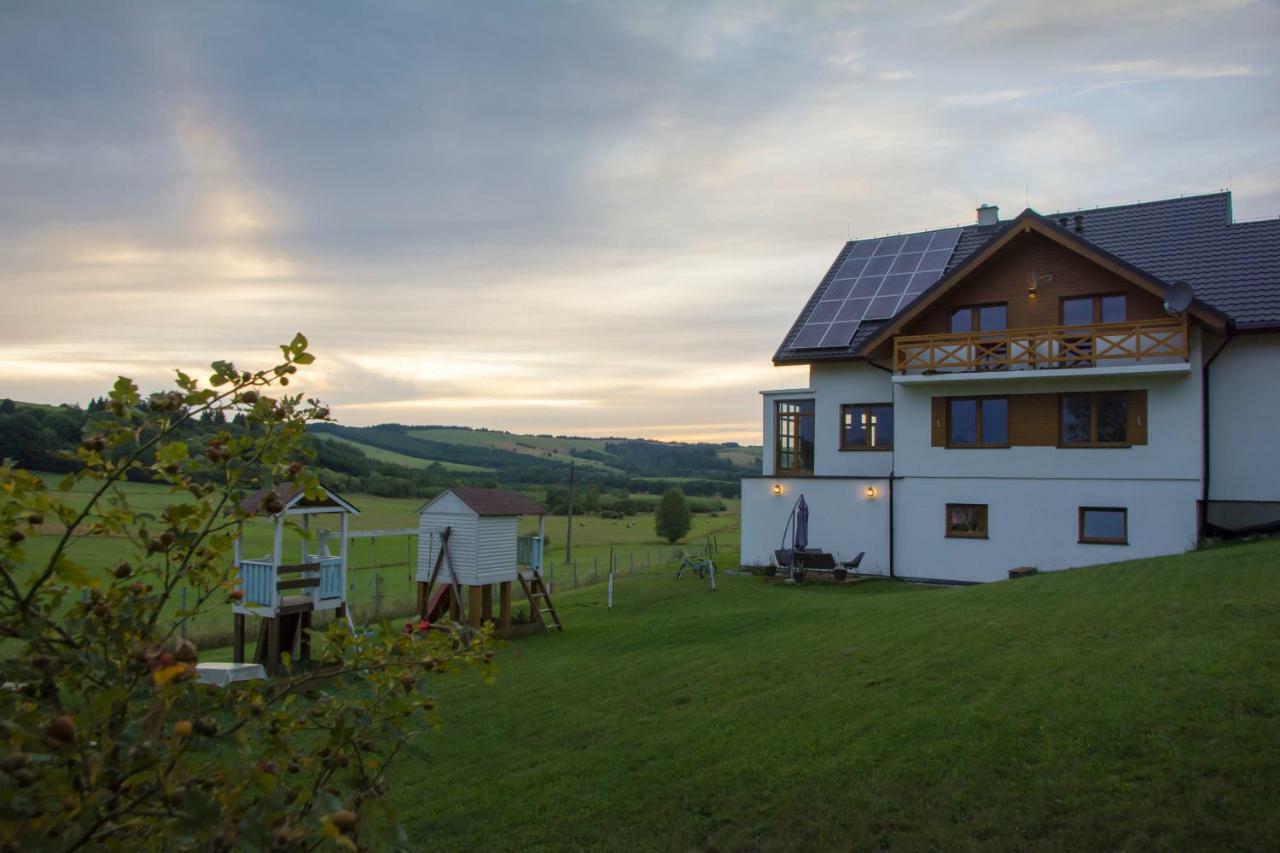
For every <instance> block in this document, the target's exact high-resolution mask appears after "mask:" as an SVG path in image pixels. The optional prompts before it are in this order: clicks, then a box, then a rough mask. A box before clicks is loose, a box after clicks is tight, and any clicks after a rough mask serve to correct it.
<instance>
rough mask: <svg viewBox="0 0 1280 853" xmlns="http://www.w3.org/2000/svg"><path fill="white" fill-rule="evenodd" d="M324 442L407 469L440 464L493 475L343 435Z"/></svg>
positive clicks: (487, 471)
mask: <svg viewBox="0 0 1280 853" xmlns="http://www.w3.org/2000/svg"><path fill="white" fill-rule="evenodd" d="M321 440H322V441H336V442H338V443H339V444H346V445H349V446H351V447H355V448H358V449H359V450H360V451H362V452H363V453H364V455H365V456H368V457H369V458H370V459H376V460H377V461H379V462H391V463H393V464H396V465H403V466H404V467H406V468H428V467H430V466H431V465H436V464H439V465H441V466H442V467H444V468H445V469H446V470H448V471H465V472H469V473H473V474H492V473H493V469H492V468H481V467H480V466H479V465H464V464H462V463H461V462H450V461H448V460H445V459H419V458H418V457H417V456H409V455H408V454H406V453H397V452H396V451H394V450H387V449H385V448H382V447H375V446H374V445H372V444H365V443H364V442H362V441H356V440H355V439H352V438H346V437H344V436H341V435H323V436H321Z"/></svg>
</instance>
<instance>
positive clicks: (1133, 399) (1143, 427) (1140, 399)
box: [1129, 389, 1148, 446]
mask: <svg viewBox="0 0 1280 853" xmlns="http://www.w3.org/2000/svg"><path fill="white" fill-rule="evenodd" d="M1147 425H1148V421H1147V392H1146V390H1145V389H1141V390H1137V391H1130V392H1129V443H1130V444H1132V445H1135V446H1137V445H1140V444H1146V443H1147Z"/></svg>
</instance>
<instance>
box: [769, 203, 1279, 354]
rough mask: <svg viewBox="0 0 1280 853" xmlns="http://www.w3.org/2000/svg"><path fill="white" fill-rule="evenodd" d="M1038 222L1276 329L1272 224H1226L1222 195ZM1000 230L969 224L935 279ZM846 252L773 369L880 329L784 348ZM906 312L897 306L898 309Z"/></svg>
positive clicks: (873, 325)
mask: <svg viewBox="0 0 1280 853" xmlns="http://www.w3.org/2000/svg"><path fill="white" fill-rule="evenodd" d="M1076 216H1080V217H1082V223H1083V230H1082V231H1080V232H1079V233H1077V232H1075V230H1074V229H1075V217H1076ZM1045 219H1047V220H1048V221H1049V222H1051V223H1054V224H1057V225H1058V226H1060V227H1064V228H1065V229H1066V230H1067V231H1070V232H1071V233H1073V234H1075V236H1078V237H1081V238H1083V239H1084V240H1086V241H1088V242H1090V243H1093V244H1094V245H1096V246H1098V247H1099V248H1100V249H1103V250H1104V251H1107V252H1109V253H1111V254H1113V255H1115V256H1117V257H1118V258H1120V259H1121V260H1124V261H1126V262H1128V263H1130V264H1132V265H1133V266H1136V267H1138V268H1140V269H1141V270H1143V271H1144V272H1146V273H1148V274H1149V275H1151V276H1153V277H1155V278H1157V279H1160V280H1161V281H1164V282H1174V281H1187V282H1190V283H1191V286H1192V287H1193V288H1194V289H1195V293H1196V296H1197V298H1199V299H1200V300H1201V301H1203V302H1205V303H1206V304H1208V305H1209V306H1211V307H1213V308H1216V309H1217V310H1219V311H1221V312H1222V313H1224V314H1226V315H1227V316H1228V317H1230V318H1231V319H1232V320H1233V321H1235V323H1236V325H1237V327H1238V328H1241V329H1248V328H1262V327H1268V326H1280V219H1265V220H1259V221H1257V222H1240V223H1233V222H1232V221H1231V194H1230V193H1227V192H1222V193H1213V194H1211V195H1202V196H1190V197H1187V198H1175V199H1166V200H1163V201H1154V202H1145V203H1141V204H1127V205H1121V206H1118V207H1100V208H1094V209H1092V210H1088V209H1086V210H1071V211H1063V212H1059V213H1054V214H1050V215H1047V216H1045ZM1008 221H1009V220H1003V221H1002V224H1003V223H1007V222H1008ZM1064 223H1065V224H1064ZM1001 231H1002V229H1001V228H999V227H986V228H980V227H978V226H976V225H969V226H966V227H965V228H964V229H962V231H961V234H960V240H959V242H958V243H957V244H956V248H955V250H954V251H953V252H952V254H951V258H950V260H949V261H948V262H947V267H946V271H945V273H944V275H943V280H945V279H946V277H947V276H949V275H950V274H951V273H952V272H953V271H954V270H955V269H956V267H958V266H960V264H962V263H963V262H964V260H965V259H966V258H968V257H969V256H970V255H972V254H973V253H974V252H975V251H977V250H978V249H979V248H980V247H981V246H983V245H985V244H986V243H987V242H988V241H989V240H990V239H991V238H992V237H994V236H995V235H996V234H998V233H1000V232H1001ZM853 246H854V242H849V243H846V244H845V245H844V247H842V248H841V250H840V254H839V255H837V256H836V261H835V263H834V264H832V266H831V269H830V270H828V271H827V275H826V276H825V277H824V278H823V279H822V281H821V282H820V283H819V285H818V288H817V289H816V290H815V291H814V293H813V295H812V296H811V297H810V298H809V301H808V302H807V303H806V304H805V306H804V309H803V310H802V311H801V312H800V316H799V317H798V318H796V322H795V323H794V324H793V325H792V327H791V330H790V331H789V332H788V333H787V336H786V338H785V339H784V340H783V342H782V346H781V347H779V348H778V352H777V354H775V355H774V362H775V363H779V364H786V363H795V364H801V363H806V362H811V361H828V360H840V359H847V358H850V357H854V356H857V355H858V354H859V352H860V349H861V347H862V345H863V344H865V343H866V342H867V341H869V340H870V339H871V338H873V337H874V336H875V334H876V333H877V332H878V331H879V330H880V329H881V328H882V327H883V322H869V323H863V324H862V326H861V327H860V328H859V329H858V332H857V334H855V335H854V338H853V340H852V341H851V342H850V344H849V346H847V347H837V348H828V349H800V350H797V349H792V348H791V342H792V340H793V339H794V338H795V336H796V334H797V333H798V332H799V331H800V329H801V327H803V326H804V324H805V321H806V320H807V319H808V316H809V313H810V312H811V311H812V310H813V307H814V305H816V304H817V302H818V300H819V299H820V298H821V296H822V294H823V292H824V291H825V290H826V287H827V285H828V284H829V283H830V281H831V279H832V277H833V276H834V274H835V271H836V270H837V269H839V268H840V264H841V263H842V262H843V260H844V257H845V256H846V255H847V254H848V253H849V251H850V250H851V249H852V247H853ZM906 308H907V306H906V305H903V306H902V310H906Z"/></svg>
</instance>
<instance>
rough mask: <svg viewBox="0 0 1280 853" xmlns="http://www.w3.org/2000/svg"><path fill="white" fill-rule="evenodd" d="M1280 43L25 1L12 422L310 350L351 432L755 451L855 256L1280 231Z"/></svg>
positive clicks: (1198, 29)
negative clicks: (874, 240)
mask: <svg viewBox="0 0 1280 853" xmlns="http://www.w3.org/2000/svg"><path fill="white" fill-rule="evenodd" d="M1277 21H1278V16H1277V12H1276V10H1274V9H1273V8H1270V7H1269V6H1267V5H1265V4H1254V5H1239V4H1230V3H1228V4H1217V5H1216V6H1215V7H1214V8H1212V9H1209V8H1207V7H1203V8H1202V7H1201V6H1200V5H1198V4H1193V3H1190V2H1188V3H1176V4H1174V5H1173V6H1169V5H1167V4H1163V3H1157V2H1154V0H1152V2H1137V1H1136V0H1134V2H1121V3H1118V4H1116V3H1111V2H1102V0H1083V2H1081V3H1075V4H1070V5H1064V4H1062V3H1060V2H1043V3H1040V2H1037V3H1032V4H1016V5H1014V6H1010V5H1009V4H1005V3H995V2H974V3H968V4H967V5H963V6H959V7H957V6H956V5H955V4H951V3H941V2H938V3H928V2H926V3H921V4H910V5H894V4H870V3H851V2H844V0H822V2H814V3H810V4H804V5H803V6H797V5H794V4H792V5H784V4H779V3H770V2H746V3H742V2H728V0H725V2H712V3H705V4H689V3H685V2H680V0H666V2H653V3H644V4H629V5H623V6H606V5H603V4H596V3H591V2H585V3H584V2H565V3H554V2H552V3H546V4H539V5H538V6H536V7H535V6H530V5H527V4H509V5H503V6H500V7H499V6H493V5H486V4H461V5H445V4H393V3H389V4H373V5H370V6H367V7H361V8H359V9H356V8H347V7H340V6H325V7H316V8H309V9H307V10H306V11H301V10H299V9H297V8H296V7H287V6H273V5H225V4H222V5H204V6H201V5H186V6H174V5H171V4H159V3H156V4H148V3H146V2H143V3H140V4H135V5H131V6H129V7H128V8H127V9H124V10H118V9H106V8H105V7H104V8H101V9H99V8H98V7H96V6H92V7H86V8H77V10H76V13H75V14H74V15H72V14H70V13H69V12H66V11H65V10H60V9H59V8H57V7H56V6H50V5H46V4H32V5H26V6H19V7H17V8H15V9H12V10H6V12H5V21H4V23H5V26H4V27H0V98H3V100H4V103H5V104H6V121H5V122H4V123H3V126H0V184H2V185H3V186H4V187H5V192H6V196H5V198H6V204H5V205H0V299H3V300H4V306H5V309H6V310H5V318H4V323H5V325H4V331H5V340H4V343H3V347H4V353H3V355H2V356H0V389H2V390H0V394H3V395H4V396H15V397H27V398H29V399H35V400H43V401H58V400H64V399H79V400H84V399H87V398H88V397H89V396H91V395H93V394H97V393H101V391H102V390H103V389H104V388H105V386H106V384H109V381H110V379H111V378H113V377H114V375H115V374H116V373H127V374H130V375H135V376H137V377H138V378H139V379H140V380H141V381H142V382H143V384H144V385H153V384H158V383H161V382H164V381H166V380H167V378H168V377H169V376H170V375H171V374H170V368H171V367H173V366H184V368H186V367H192V366H199V365H201V364H207V363H208V362H209V361H210V360H212V359H214V358H219V357H228V358H231V359H233V360H235V361H237V362H238V363H244V364H246V365H247V364H259V363H266V362H267V361H268V360H269V359H271V358H272V356H273V355H274V345H275V344H276V343H279V342H283V341H287V340H288V339H289V338H290V337H291V336H292V334H293V333H294V332H295V331H298V330H302V331H304V332H306V333H307V334H308V336H309V337H310V338H311V340H312V342H313V349H314V350H315V351H316V352H317V354H318V356H319V361H318V362H317V364H316V365H315V366H314V367H313V368H312V369H309V370H308V371H307V372H306V375H305V377H304V378H303V382H302V388H303V389H304V390H306V391H308V392H311V393H316V394H319V395H321V396H323V397H324V398H325V399H327V400H328V401H329V402H330V403H332V404H333V406H334V411H335V412H338V413H339V416H340V417H341V418H342V419H343V420H344V422H350V423H371V422H377V421H384V420H400V421H406V422H408V421H434V422H439V421H444V420H451V421H457V422H463V423H466V424H468V425H474V426H493V427H499V428H507V429H513V430H520V429H532V430H536V431H549V432H557V433H568V432H579V433H585V434H614V435H617V434H631V435H654V436H664V437H673V436H676V437H681V438H688V437H695V436H698V435H706V436H708V437H733V438H736V439H738V440H742V441H758V440H759V435H760V420H761V411H760V408H759V407H760V400H759V397H758V396H757V394H756V391H757V390H758V389H760V388H763V387H794V386H799V385H804V384H805V382H806V377H805V375H804V371H803V369H794V368H791V369H786V370H782V369H778V368H774V367H772V365H771V364H770V357H771V356H772V354H773V351H774V349H775V348H776V346H777V344H778V342H779V341H780V339H781V337H782V336H783V334H785V332H786V330H787V328H788V327H789V325H790V323H791V321H792V319H793V318H794V316H795V314H796V313H797V312H798V311H799V310H800V308H801V306H802V305H803V304H804V302H805V300H806V299H807V298H808V296H809V294H810V293H811V292H812V289H813V287H814V286H815V285H816V283H817V282H818V281H819V280H820V279H821V277H822V276H823V274H824V273H825V272H826V270H827V267H828V266H829V265H830V263H831V260H832V258H833V257H834V256H835V254H836V252H838V251H839V249H840V246H841V245H842V244H843V242H844V241H845V240H846V239H847V238H848V237H850V236H860V235H872V234H884V233H890V232H902V231H912V230H918V229H922V228H930V227H938V226H943V225H950V224H955V223H959V222H967V221H970V220H971V218H972V216H973V208H974V207H975V206H976V205H977V204H978V203H979V202H981V201H991V202H993V203H999V204H1002V206H1004V207H1005V208H1006V209H1009V208H1011V207H1012V208H1016V207H1019V206H1020V202H1022V200H1023V199H1024V198H1025V197H1026V193H1027V187H1028V185H1030V190H1031V192H1030V196H1031V200H1032V203H1033V204H1035V205H1036V206H1037V207H1038V208H1041V209H1055V208H1060V209H1071V208H1075V207H1081V206H1087V205H1091V204H1098V203H1104V202H1111V201H1123V200H1126V199H1133V198H1153V197H1159V196H1162V195H1171V194H1174V193H1181V192H1193V191H1196V190H1200V189H1203V188H1206V187H1209V188H1212V187H1216V186H1220V185H1222V184H1224V183H1225V182H1226V180H1227V177H1226V176H1227V175H1228V174H1229V173H1233V174H1235V175H1236V176H1237V181H1236V190H1237V196H1236V211H1237V215H1238V216H1240V217H1241V218H1248V217H1251V216H1253V217H1256V216H1263V215H1275V213H1276V212H1277V210H1278V209H1280V190H1277V189H1276V187H1277V180H1276V175H1277V174H1280V164H1278V163H1277V161H1276V158H1275V155H1274V152H1273V148H1274V143H1273V140H1274V139H1275V135H1276V133H1277V131H1280V126H1278V125H1277V120H1276V118H1275V117H1274V111H1272V110H1269V109H1266V107H1267V106H1269V105H1270V104H1271V103H1273V102H1274V101H1275V99H1276V95H1277V94H1280V93H1277V92H1276V89H1275V85H1276V84H1275V80H1276V78H1275V75H1273V74H1271V73H1270V72H1269V69H1270V68H1271V67H1272V66H1273V64H1274V60H1273V58H1272V53H1273V46H1274V42H1275V39H1274V34H1275V33H1276V32H1277ZM1152 45H1158V46H1159V47H1158V48H1156V49H1153V48H1152ZM51 57H56V59H52V58H51ZM1133 57H1140V58H1139V59H1134V58H1133ZM904 60H909V61H904ZM32 69H39V71H40V73H39V74H34V73H33V71H32ZM1011 69H1016V73H1013V72H1011ZM1150 78H1158V79H1161V80H1163V81H1165V83H1166V85H1162V86H1159V87H1154V86H1148V87H1126V86H1125V85H1123V84H1124V83H1125V82H1126V81H1131V80H1146V79H1150ZM1082 89H1084V90H1085V92H1086V94H1084V95H1075V96H1068V95H1067V94H1065V93H1070V92H1076V93H1079V92H1080V91H1081V90H1082ZM1187 128H1195V129H1196V130H1195V132H1194V133H1188V132H1186V129H1187ZM1246 182H1247V185H1246Z"/></svg>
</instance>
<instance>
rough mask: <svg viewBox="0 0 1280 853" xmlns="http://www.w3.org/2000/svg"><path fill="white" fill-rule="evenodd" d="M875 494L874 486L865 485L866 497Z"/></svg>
mask: <svg viewBox="0 0 1280 853" xmlns="http://www.w3.org/2000/svg"><path fill="white" fill-rule="evenodd" d="M875 496H876V487H875V486H867V497H869V498H874V497H875Z"/></svg>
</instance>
